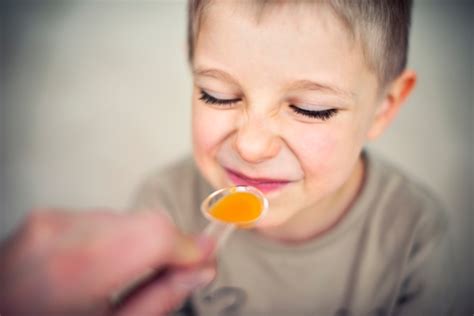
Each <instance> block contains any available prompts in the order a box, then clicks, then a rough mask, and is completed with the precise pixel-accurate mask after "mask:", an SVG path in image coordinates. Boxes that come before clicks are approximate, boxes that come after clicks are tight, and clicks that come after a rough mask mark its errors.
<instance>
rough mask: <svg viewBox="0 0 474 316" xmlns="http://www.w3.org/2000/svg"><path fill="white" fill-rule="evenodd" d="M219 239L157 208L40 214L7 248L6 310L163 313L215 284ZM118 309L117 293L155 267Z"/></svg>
mask: <svg viewBox="0 0 474 316" xmlns="http://www.w3.org/2000/svg"><path fill="white" fill-rule="evenodd" d="M213 248H214V244H213V242H212V241H211V240H209V239H206V238H204V237H200V238H196V237H191V236H185V235H183V234H181V233H180V232H179V231H178V230H177V229H176V228H175V227H174V226H173V225H172V223H171V222H170V221H169V220H168V218H167V217H166V216H165V215H164V214H161V213H158V212H136V213H127V214H119V213H113V212H107V211H91V212H79V213H71V212H64V211H55V210H47V211H40V212H33V213H32V214H31V215H30V216H29V217H28V218H27V219H26V221H25V222H24V223H23V224H22V225H21V226H20V228H19V229H18V230H17V231H16V232H15V233H14V234H13V235H12V236H11V238H10V239H8V240H7V241H6V242H4V244H3V245H2V247H1V248H0V314H1V315H2V316H10V315H112V314H113V315H150V314H153V315H163V314H166V313H168V312H170V311H172V310H173V309H175V308H176V307H179V305H180V304H181V303H182V302H183V301H184V299H185V298H186V297H187V296H188V295H189V294H190V293H191V291H192V290H194V289H195V288H197V287H199V286H202V285H204V284H206V283H209V282H210V281H211V280H212V278H213V277H214V269H213V268H212V267H210V266H209V265H208V264H207V263H208V262H209V257H210V256H211V253H212V251H213ZM163 268H166V271H168V273H167V274H166V275H165V276H164V277H161V278H159V279H157V280H155V281H153V282H149V283H147V286H146V287H143V288H141V289H140V291H138V293H135V294H134V295H132V296H131V297H130V299H127V300H126V302H125V304H123V305H121V307H120V308H119V309H116V310H112V309H111V308H110V304H109V302H110V298H111V296H112V295H113V294H114V293H117V291H119V290H120V289H123V288H124V287H127V285H129V284H130V282H133V281H134V280H136V279H137V278H139V277H140V276H142V275H143V274H144V273H147V272H149V271H150V270H152V269H155V270H156V269H163Z"/></svg>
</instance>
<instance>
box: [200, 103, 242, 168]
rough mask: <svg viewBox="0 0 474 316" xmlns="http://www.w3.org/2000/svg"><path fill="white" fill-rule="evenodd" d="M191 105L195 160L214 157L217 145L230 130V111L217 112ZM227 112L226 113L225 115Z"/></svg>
mask: <svg viewBox="0 0 474 316" xmlns="http://www.w3.org/2000/svg"><path fill="white" fill-rule="evenodd" d="M197 102H198V101H195V102H194V103H193V115H192V133H193V134H192V139H193V148H194V153H195V157H196V159H201V158H202V157H207V158H212V157H213V156H215V153H216V152H217V149H218V148H219V145H220V144H221V143H222V142H223V141H224V140H225V138H226V137H227V135H229V134H230V133H231V130H232V126H233V124H232V121H233V118H232V115H231V113H230V112H231V111H225V110H218V109H213V108H210V107H207V106H205V105H202V104H199V103H197ZM226 112H228V113H226Z"/></svg>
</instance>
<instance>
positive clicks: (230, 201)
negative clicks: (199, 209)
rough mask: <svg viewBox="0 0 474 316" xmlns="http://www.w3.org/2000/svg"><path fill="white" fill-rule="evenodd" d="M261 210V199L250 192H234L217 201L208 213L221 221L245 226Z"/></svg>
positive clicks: (258, 214) (255, 217) (256, 217)
mask: <svg viewBox="0 0 474 316" xmlns="http://www.w3.org/2000/svg"><path fill="white" fill-rule="evenodd" d="M262 211H263V204H262V202H261V200H260V199H259V198H258V197H257V196H255V195H254V194H252V193H248V192H234V193H231V194H229V195H227V196H224V197H223V198H221V199H220V200H219V201H217V202H216V203H215V204H214V205H213V206H212V207H211V209H210V210H209V214H210V215H211V216H212V217H213V218H215V219H217V220H219V221H222V222H226V223H229V224H236V225H238V226H246V224H252V223H253V222H254V221H256V220H257V219H258V218H259V217H260V215H261V213H262Z"/></svg>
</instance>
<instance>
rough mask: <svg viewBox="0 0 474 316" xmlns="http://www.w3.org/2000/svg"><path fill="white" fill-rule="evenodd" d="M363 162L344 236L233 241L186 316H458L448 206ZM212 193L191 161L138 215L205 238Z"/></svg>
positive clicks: (162, 175) (152, 192)
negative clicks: (158, 217) (203, 208)
mask: <svg viewBox="0 0 474 316" xmlns="http://www.w3.org/2000/svg"><path fill="white" fill-rule="evenodd" d="M364 159H365V160H366V166H367V168H366V170H367V173H366V178H365V181H364V187H363V189H362V190H361V193H360V195H359V197H358V198H357V200H356V202H355V203H354V204H353V207H352V208H351V210H350V211H349V212H348V213H347V215H346V216H345V218H343V219H342V221H340V223H339V224H338V225H337V226H336V227H334V228H333V229H332V230H331V231H329V232H328V233H326V234H325V235H323V236H320V237H318V238H316V239H314V240H311V241H308V242H305V243H303V244H298V245H296V246H295V245H287V244H282V243H279V242H277V241H273V240H268V239H266V238H264V237H262V236H260V235H259V234H258V233H256V232H254V231H251V230H238V231H236V232H234V234H233V235H232V236H231V237H230V239H229V240H228V241H227V243H226V245H225V247H224V248H223V249H221V251H220V253H219V257H218V274H217V278H216V279H215V281H214V282H213V283H212V284H211V285H210V286H209V287H207V288H205V289H203V290H201V291H198V292H196V293H195V294H194V295H193V296H192V298H191V299H190V301H189V302H188V304H187V305H186V306H185V307H184V308H183V309H182V310H181V311H180V312H179V313H177V314H178V315H194V314H196V315H205V316H213V315H249V316H251V315H272V316H279V315H323V316H326V315H327V316H333V315H334V316H335V315H338V316H342V315H374V316H375V315H377V316H382V315H417V316H421V315H430V316H434V315H448V314H451V313H452V311H451V308H452V307H453V306H452V304H453V302H452V299H451V298H452V295H451V294H452V293H451V292H450V288H451V286H452V280H451V279H450V277H449V275H450V273H449V269H450V267H449V265H447V264H446V262H445V260H444V259H446V258H447V257H446V253H445V252H444V251H445V250H446V247H444V241H445V238H444V236H445V231H446V218H445V216H444V213H443V212H442V210H441V208H440V206H439V203H438V202H437V200H436V199H435V198H434V197H433V196H432V195H431V194H430V192H429V191H428V190H426V189H425V188H424V187H423V186H421V185H420V184H418V183H416V182H414V181H413V180H411V179H409V178H408V177H407V176H406V175H404V174H403V173H402V172H400V171H399V170H398V169H397V168H395V167H394V166H392V165H390V164H388V163H387V162H385V161H384V160H382V159H381V158H380V157H377V156H375V155H373V154H371V153H365V155H364ZM212 191H213V190H212V188H211V187H210V186H209V185H208V184H207V183H206V181H205V180H204V179H203V178H202V177H201V176H200V174H199V172H198V170H197V168H196V166H195V164H194V163H193V160H192V159H190V158H188V159H185V160H183V161H180V162H178V163H176V164H174V165H172V166H170V167H169V168H167V169H165V170H162V171H160V172H159V173H156V174H154V175H152V176H151V177H149V178H148V179H147V180H146V181H145V182H144V184H143V186H142V187H141V188H140V189H139V190H138V191H137V195H136V198H135V201H134V203H133V205H134V207H135V209H136V208H142V209H153V208H163V209H165V210H166V211H167V212H169V214H170V215H171V217H172V218H173V220H174V222H175V224H176V225H177V226H178V227H180V228H181V229H182V230H183V231H185V232H189V233H199V232H201V231H202V230H203V229H204V227H205V226H206V224H207V220H206V219H205V218H204V217H203V216H202V215H201V213H200V210H199V206H200V203H201V201H202V200H203V199H204V198H205V197H206V196H207V195H208V194H209V193H211V192H212ZM270 211H271V209H270Z"/></svg>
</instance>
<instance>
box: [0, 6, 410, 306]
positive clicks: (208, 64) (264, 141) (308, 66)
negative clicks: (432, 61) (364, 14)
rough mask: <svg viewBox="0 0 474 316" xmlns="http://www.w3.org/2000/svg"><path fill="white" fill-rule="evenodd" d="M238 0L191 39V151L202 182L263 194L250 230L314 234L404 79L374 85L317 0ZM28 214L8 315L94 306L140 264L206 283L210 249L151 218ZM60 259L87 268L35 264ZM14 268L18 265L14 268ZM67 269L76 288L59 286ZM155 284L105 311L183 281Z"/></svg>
mask: <svg viewBox="0 0 474 316" xmlns="http://www.w3.org/2000/svg"><path fill="white" fill-rule="evenodd" d="M241 3H242V2H239V1H237V2H235V3H232V2H230V1H215V2H214V3H213V4H212V5H211V6H210V8H209V10H208V11H207V12H206V14H205V17H204V20H203V24H202V26H201V29H200V32H199V36H198V38H197V41H196V47H195V54H194V59H193V62H192V68H193V75H194V83H195V87H194V92H193V142H194V155H195V159H196V161H197V163H198V166H199V168H200V169H201V171H202V173H203V174H204V176H205V177H206V178H207V179H208V180H209V181H210V182H211V184H212V185H213V186H215V187H216V188H220V187H225V186H229V185H232V184H235V183H236V184H239V183H249V182H251V183H253V184H255V186H257V187H259V188H261V189H262V190H263V191H266V192H267V194H268V198H269V200H270V205H271V209H270V211H269V212H268V216H267V218H266V219H265V220H264V221H262V222H260V223H259V225H258V227H257V229H258V231H259V232H261V233H262V234H265V235H266V236H268V237H269V238H274V239H278V240H283V241H293V242H297V241H303V240H306V239H308V238H314V237H316V236H317V235H320V234H322V233H324V232H325V231H327V230H328V229H330V228H331V227H333V226H334V225H335V224H336V223H337V222H338V220H339V219H340V218H342V217H343V215H344V213H345V211H346V210H347V209H348V206H349V205H350V204H351V202H352V201H353V200H354V199H355V198H356V196H357V194H358V191H359V190H360V188H361V184H362V182H363V178H364V166H363V163H362V161H361V158H360V152H361V149H362V147H363V145H364V144H365V143H366V142H367V141H368V140H371V139H374V138H377V137H378V136H379V135H380V134H381V133H382V132H383V131H384V130H385V128H386V127H387V125H388V124H389V123H390V122H391V121H392V119H393V118H394V117H395V115H396V113H397V111H398V110H399V108H400V106H401V104H402V103H403V101H404V100H405V98H406V97H407V95H408V94H409V93H410V91H411V90H412V88H413V86H414V83H415V79H416V76H415V74H414V73H413V72H411V71H405V72H403V73H402V74H401V75H400V76H399V77H398V78H396V79H395V80H394V81H393V82H391V83H388V84H387V85H384V86H381V85H380V83H379V81H378V76H377V74H376V73H375V72H374V71H373V70H371V68H370V67H369V66H368V65H369V63H368V61H367V60H366V59H365V58H364V54H363V50H362V46H361V43H360V42H359V41H354V40H353V39H351V37H350V35H349V32H348V30H347V29H346V28H344V26H343V25H342V24H341V22H340V21H339V20H338V19H337V18H336V16H335V15H333V14H332V12H331V11H330V10H328V9H327V8H326V7H324V6H323V5H317V6H316V7H315V6H311V5H309V6H307V4H304V5H302V6H301V7H292V6H290V7H286V6H283V7H281V8H277V9H271V10H269V11H268V12H264V14H263V16H261V19H260V20H259V22H258V23H257V22H256V19H255V15H254V13H253V11H252V10H249V9H248V7H246V6H244V5H239V4H241ZM310 82H311V83H310ZM201 89H202V90H204V92H205V93H207V94H208V96H206V98H207V100H208V101H209V98H214V99H220V100H237V101H236V102H233V103H232V104H227V105H217V104H214V105H210V104H206V103H204V102H203V101H202V100H200V98H201V97H202V95H201ZM209 96H210V97H209ZM214 101H215V100H214ZM293 106H294V107H297V109H296V111H301V109H302V110H304V111H326V110H330V111H329V112H328V111H327V112H325V113H326V116H327V117H326V118H327V119H321V118H310V117H307V116H305V115H302V114H298V113H296V112H295V111H294V107H293ZM298 109H300V110H298ZM333 109H335V110H337V113H333V112H334V111H333ZM306 113H308V112H306ZM313 114H314V113H313ZM331 114H334V115H331ZM317 115H321V113H319V114H317ZM329 116H330V117H329ZM225 168H228V169H231V170H233V171H234V172H237V173H238V174H237V175H236V174H229V173H228V172H227V171H226V169H225ZM242 175H245V176H246V177H247V178H253V180H249V179H247V178H245V179H244V178H242V177H241V176H242ZM255 178H257V180H255ZM258 178H259V179H260V180H258ZM262 178H266V179H268V178H270V179H274V180H275V179H276V180H279V181H268V180H265V181H263V180H261V179H262ZM127 216H128V217H127ZM33 218H34V220H32V221H31V220H30V221H29V222H27V224H26V225H24V226H23V227H24V228H23V229H19V230H18V231H17V232H16V233H15V234H14V235H13V237H12V239H10V241H9V243H8V244H7V245H4V247H3V249H2V250H1V251H0V259H1V263H2V265H1V266H0V279H1V280H2V282H0V283H1V284H0V294H1V295H0V313H3V311H2V310H1V309H5V308H7V309H8V310H10V311H12V313H14V312H15V311H24V310H25V309H26V310H27V311H30V312H31V313H32V314H39V313H41V312H42V311H45V312H46V311H58V310H60V311H61V312H63V313H64V314H68V315H81V314H84V315H94V314H95V315H103V314H105V313H108V311H107V310H106V309H104V308H105V304H106V299H107V298H108V297H110V295H111V292H113V291H112V290H113V289H114V288H117V287H118V286H119V285H120V284H126V283H127V280H132V279H133V278H134V276H135V275H137V273H138V272H139V271H140V270H146V269H148V268H150V267H152V268H159V267H163V266H167V265H169V264H172V265H176V266H182V265H185V266H186V267H188V268H189V269H191V270H194V271H195V272H196V273H195V275H194V276H192V275H191V276H188V279H187V282H191V283H188V284H191V285H194V284H195V283H196V280H199V281H202V282H201V283H203V282H206V281H209V277H208V276H207V278H206V277H204V276H201V278H199V271H200V267H202V264H203V260H205V259H206V256H208V255H209V251H210V249H212V246H210V245H207V246H205V247H204V248H205V249H202V248H201V250H199V249H200V248H199V247H198V245H196V244H195V242H193V241H192V239H190V238H189V237H186V236H182V235H181V234H180V233H179V232H177V231H176V229H175V228H174V227H172V226H171V224H170V223H169V222H167V221H166V220H165V219H164V218H162V217H160V216H159V215H156V217H155V218H141V217H140V216H138V215H135V214H131V215H126V216H125V215H123V217H122V216H118V215H112V214H109V213H105V214H104V213H101V212H94V211H91V212H88V213H84V214H78V215H71V214H67V213H62V212H59V213H58V212H53V213H43V215H38V216H36V217H33ZM150 221H151V224H150ZM155 233H156V235H155ZM160 234H164V235H160ZM127 236H128V237H127ZM130 236H131V237H130ZM150 236H156V237H158V236H163V238H162V241H163V243H161V244H160V243H159V245H161V246H157V244H154V243H150V238H151V237H150ZM124 238H125V239H124ZM129 238H134V240H135V242H134V245H135V246H134V247H133V249H134V253H135V256H133V257H129V256H125V257H124V256H121V257H120V259H116V258H117V257H119V255H120V254H123V241H124V240H128V239H129ZM184 245H188V246H186V247H188V248H186V247H184ZM91 247H92V249H99V250H100V249H102V250H101V251H90V250H91ZM97 247H98V248H97ZM183 247H184V248H183ZM190 247H191V248H190ZM185 248H186V249H188V250H189V249H194V251H192V252H191V253H192V254H194V255H192V256H191V255H189V256H182V255H180V254H182V253H183V252H182V251H184V249H185ZM130 249H132V248H130ZM166 249H168V250H166ZM66 250H67V251H66ZM184 252H185V253H188V252H186V251H184ZM150 254H151V256H150ZM188 254H189V253H188ZM111 258H112V260H111ZM126 259H127V260H126ZM131 259H133V260H131ZM71 260H73V261H71ZM71 262H74V263H77V266H80V267H81V269H80V271H86V272H87V273H82V274H73V275H71V274H69V275H68V274H67V273H66V274H64V275H63V277H60V276H58V274H57V273H56V274H53V276H54V277H51V276H52V275H51V274H48V273H47V272H48V271H50V272H51V271H57V269H53V267H54V265H56V266H57V265H58V264H59V265H62V266H65V267H67V266H68V263H69V264H70V263H71ZM25 267H31V268H28V269H27V271H28V273H29V274H28V278H27V279H25V278H24V276H25V274H24V272H25V271H26V270H24V269H25ZM120 271H122V272H121V273H119V272H120ZM208 275H209V273H208ZM71 277H74V278H73V279H74V282H75V284H81V286H80V287H72V288H71V287H67V285H68V284H70V280H71ZM190 280H194V281H190ZM162 281H163V282H162V283H160V282H158V283H155V284H152V285H151V287H150V288H148V289H146V291H145V292H142V296H141V297H140V296H138V297H136V298H135V299H134V300H132V302H131V305H128V306H126V307H125V309H123V310H121V311H119V312H124V314H129V315H138V314H143V312H145V313H148V314H152V313H153V314H158V315H159V314H163V313H165V312H166V311H169V310H170V309H172V308H174V307H177V306H179V304H180V303H181V301H182V299H184V297H185V296H186V295H188V294H189V293H190V291H191V290H192V287H191V286H189V287H188V288H183V287H182V286H181V287H178V290H177V288H176V287H175V286H173V285H172V284H171V283H172V282H171V281H170V280H166V279H165V280H162ZM25 282H26V283H25ZM166 282H168V283H166ZM170 282H171V283H170ZM196 284H197V283H196ZM58 289H69V291H67V290H63V291H57V290H58ZM4 293H9V295H8V296H6V295H4ZM39 294H41V295H39ZM160 297H161V299H160ZM33 298H36V299H33ZM25 302H28V304H25ZM162 302H166V303H167V305H166V306H163V304H162Z"/></svg>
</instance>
